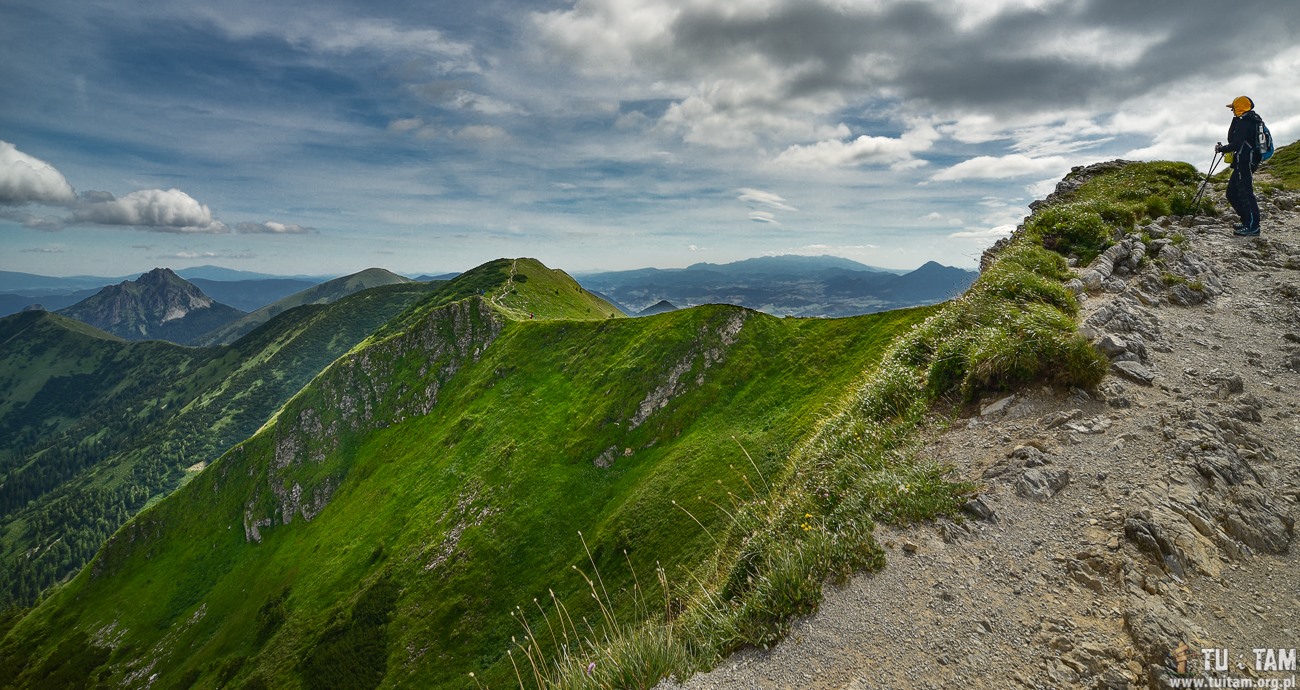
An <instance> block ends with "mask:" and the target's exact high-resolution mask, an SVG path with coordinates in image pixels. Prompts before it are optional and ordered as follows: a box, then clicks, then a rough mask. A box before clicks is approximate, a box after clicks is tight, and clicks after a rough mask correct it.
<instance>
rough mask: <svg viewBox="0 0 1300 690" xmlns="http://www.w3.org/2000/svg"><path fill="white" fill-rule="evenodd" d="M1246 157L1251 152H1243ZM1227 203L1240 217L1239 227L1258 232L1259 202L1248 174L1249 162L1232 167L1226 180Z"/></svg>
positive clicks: (1252, 181) (1251, 178)
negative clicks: (1230, 173)
mask: <svg viewBox="0 0 1300 690" xmlns="http://www.w3.org/2000/svg"><path fill="white" fill-rule="evenodd" d="M1244 153H1245V154H1246V157H1249V156H1250V155H1252V152H1251V151H1249V150H1247V151H1244ZM1228 203H1230V204H1232V210H1234V211H1236V212H1237V215H1238V216H1241V225H1242V227H1243V228H1245V229H1246V230H1248V231H1253V230H1259V200H1258V199H1256V198H1255V180H1254V175H1253V174H1252V173H1251V172H1250V161H1248V160H1243V161H1242V162H1241V163H1240V164H1235V161H1234V165H1233V167H1232V177H1229V178H1228Z"/></svg>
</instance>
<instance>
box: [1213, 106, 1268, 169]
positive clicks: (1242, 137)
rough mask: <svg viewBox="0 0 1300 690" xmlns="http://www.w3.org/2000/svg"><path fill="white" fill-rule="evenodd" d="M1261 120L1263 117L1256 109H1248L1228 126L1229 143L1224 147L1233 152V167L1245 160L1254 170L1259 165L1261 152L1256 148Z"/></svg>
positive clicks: (1225, 149) (1225, 150)
mask: <svg viewBox="0 0 1300 690" xmlns="http://www.w3.org/2000/svg"><path fill="white" fill-rule="evenodd" d="M1261 122H1263V119H1262V118H1261V117H1260V116H1259V113H1256V112H1255V111H1254V110H1247V111H1246V112H1244V113H1242V115H1241V117H1234V118H1232V124H1231V125H1229V126H1228V143H1226V144H1224V145H1223V148H1222V150H1223V151H1224V152H1226V153H1231V154H1232V167H1234V168H1235V167H1237V164H1238V163H1239V162H1244V163H1246V164H1247V167H1248V168H1250V169H1252V170H1253V169H1254V168H1255V167H1256V166H1258V165H1259V152H1258V151H1256V150H1255V149H1256V144H1257V143H1258V142H1257V141H1256V137H1257V135H1258V133H1259V123H1261Z"/></svg>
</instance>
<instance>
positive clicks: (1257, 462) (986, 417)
mask: <svg viewBox="0 0 1300 690" xmlns="http://www.w3.org/2000/svg"><path fill="white" fill-rule="evenodd" d="M1297 201H1300V198H1298V197H1297V196H1296V195H1294V194H1292V195H1286V194H1284V193H1282V192H1279V193H1278V195H1277V196H1275V197H1274V198H1273V199H1272V200H1271V201H1268V202H1264V204H1263V205H1264V214H1265V222H1264V233H1263V235H1262V236H1261V237H1259V238H1251V239H1243V238H1234V237H1232V236H1231V230H1230V224H1229V222H1228V221H1226V220H1215V219H1210V218H1198V219H1195V220H1193V219H1172V220H1170V219H1164V220H1162V221H1161V222H1158V223H1156V224H1153V225H1151V226H1149V227H1147V228H1143V229H1141V230H1140V231H1139V232H1138V233H1135V234H1134V235H1131V236H1130V237H1129V238H1127V239H1126V240H1125V241H1124V243H1122V244H1121V245H1119V246H1118V248H1116V249H1114V250H1113V251H1111V252H1109V253H1108V256H1107V257H1106V258H1104V259H1102V260H1099V261H1098V262H1094V264H1093V265H1092V266H1090V267H1089V269H1091V270H1082V271H1080V280H1079V282H1078V283H1077V284H1076V285H1075V287H1076V289H1078V290H1079V291H1080V292H1081V294H1082V295H1083V302H1082V306H1083V314H1084V319H1083V322H1084V326H1083V328H1084V330H1085V333H1086V334H1087V335H1089V336H1090V337H1091V338H1093V339H1094V342H1095V343H1096V345H1097V347H1099V348H1101V349H1102V350H1103V351H1104V352H1106V353H1107V354H1108V355H1109V356H1110V357H1111V359H1112V375H1110V376H1108V377H1107V378H1106V380H1105V381H1104V382H1103V383H1102V384H1101V385H1100V386H1098V388H1097V390H1095V391H1091V392H1084V391H1078V390H1076V391H1068V392H1063V391H1053V390H1048V389H1041V390H1025V391H1020V392H1017V393H1016V394H1015V395H1014V396H1010V397H1006V398H1002V399H997V400H987V401H984V404H983V405H982V406H981V407H980V409H979V410H978V411H977V412H972V413H968V414H967V415H966V416H964V417H961V418H959V419H957V420H956V422H955V423H954V424H952V425H951V426H949V428H947V429H946V430H942V431H935V432H934V433H933V438H932V439H931V440H930V442H929V443H928V445H927V446H926V448H925V450H924V452H925V453H929V454H932V455H933V456H934V457H936V458H939V459H942V460H944V461H946V462H950V463H952V464H953V465H955V466H956V468H957V471H958V473H959V474H961V475H962V476H964V477H966V478H968V479H971V480H974V481H977V482H980V483H982V485H983V486H984V491H983V493H982V494H981V496H980V497H979V499H978V503H972V504H970V505H969V506H968V508H969V509H970V511H971V517H970V518H969V519H967V520H963V521H957V522H942V523H939V524H926V525H917V526H913V527H909V528H905V529H897V530H893V529H888V528H883V527H882V528H880V529H879V530H878V531H877V537H878V538H879V539H880V540H881V542H882V543H883V544H885V546H886V549H887V552H888V557H889V561H888V563H889V564H888V565H887V566H886V568H885V569H884V570H882V571H881V572H878V573H873V574H869V575H864V576H860V577H857V578H855V579H853V580H852V581H851V582H850V583H849V584H848V585H847V586H845V587H843V588H834V587H828V589H827V593H826V598H825V601H824V602H823V604H822V606H821V610H820V611H819V612H818V613H817V614H816V615H814V616H812V617H809V618H807V619H804V620H802V621H799V622H798V623H796V625H795V626H794V628H793V631H792V633H791V634H790V636H789V637H788V638H787V639H786V640H785V641H784V642H782V643H781V644H780V645H778V646H777V647H776V648H774V649H772V650H768V651H760V650H752V649H751V650H743V651H741V652H739V653H737V654H736V655H734V656H733V657H731V658H730V659H728V660H726V661H724V662H723V663H722V664H721V665H720V667H719V668H717V669H715V670H714V671H712V672H710V673H707V674H701V675H698V676H696V677H693V678H691V679H689V680H687V681H686V682H684V683H681V684H678V683H675V682H665V683H663V684H662V686H663V687H665V688H673V689H689V690H702V689H708V688H827V689H830V688H835V689H846V690H847V689H852V690H859V689H865V688H1021V687H1023V688H1064V687H1071V688H1073V687H1082V688H1116V689H1119V688H1144V687H1169V685H1168V684H1169V683H1170V682H1171V681H1170V680H1169V678H1168V674H1167V673H1166V672H1165V671H1164V670H1163V667H1164V665H1165V664H1166V662H1168V661H1170V660H1172V661H1173V662H1176V661H1177V660H1178V658H1179V657H1182V658H1183V659H1186V660H1188V661H1189V663H1190V667H1191V668H1192V669H1194V670H1195V669H1200V668H1202V666H1203V664H1204V657H1203V653H1202V649H1205V648H1210V649H1226V650H1227V652H1226V653H1224V654H1222V655H1221V656H1220V655H1218V654H1213V653H1212V657H1211V658H1213V659H1214V660H1215V661H1219V660H1222V661H1225V662H1227V666H1228V670H1226V671H1214V672H1211V673H1210V674H1207V675H1209V676H1215V677H1218V678H1219V679H1221V680H1227V681H1229V682H1231V681H1232V680H1233V679H1236V681H1237V682H1238V683H1239V684H1238V685H1223V686H1221V687H1241V686H1242V685H1240V683H1242V682H1244V681H1245V680H1246V679H1253V680H1260V679H1262V680H1265V681H1273V682H1277V683H1278V685H1277V687H1284V685H1282V684H1283V683H1285V682H1287V680H1288V679H1300V671H1272V670H1268V666H1267V664H1268V661H1269V653H1267V652H1266V653H1264V654H1263V655H1262V659H1263V662H1264V665H1265V669H1264V670H1259V671H1257V670H1256V654H1255V652H1254V650H1255V649H1266V650H1268V649H1281V650H1294V649H1296V648H1300V549H1297V548H1293V546H1294V543H1293V540H1294V536H1295V518H1296V517H1297V516H1298V515H1300V506H1298V505H1297V504H1298V503H1300V391H1298V390H1297V383H1300V212H1297V210H1296V207H1297ZM1180 645H1185V647H1181V649H1180ZM1293 654H1294V652H1293ZM1291 658H1292V660H1293V661H1292V663H1294V656H1292V657H1291ZM1280 659H1281V667H1282V668H1285V667H1286V666H1287V663H1286V656H1285V651H1283V653H1282V655H1281V656H1280ZM1276 660H1277V659H1276V657H1275V661H1276ZM1173 682H1177V681H1176V680H1175V681H1173ZM1252 682H1253V681H1252ZM1259 687H1266V685H1259Z"/></svg>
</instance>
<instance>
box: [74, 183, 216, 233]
mask: <svg viewBox="0 0 1300 690" xmlns="http://www.w3.org/2000/svg"><path fill="white" fill-rule="evenodd" d="M72 218H73V220H74V221H76V222H80V223H93V224H96V225H129V226H133V227H138V228H144V229H147V230H153V231H155V232H175V233H225V232H229V231H230V229H229V228H227V227H226V225H225V224H224V223H222V222H221V221H219V220H217V219H216V218H214V217H213V216H212V211H211V210H210V209H209V208H208V207H207V206H205V205H204V204H201V203H199V202H198V201H196V200H195V199H194V197H191V196H190V195H189V194H186V193H185V192H182V191H181V190H179V189H168V190H162V189H141V190H139V191H135V192H131V193H130V194H127V195H126V196H124V197H122V198H120V199H112V200H104V201H93V202H89V203H83V204H82V205H81V206H80V207H78V208H77V210H76V211H74V212H73V216H72Z"/></svg>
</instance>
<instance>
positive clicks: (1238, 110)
mask: <svg viewBox="0 0 1300 690" xmlns="http://www.w3.org/2000/svg"><path fill="white" fill-rule="evenodd" d="M1228 107H1229V108H1232V114H1233V115H1235V116H1237V117H1241V116H1242V115H1245V114H1246V113H1247V112H1248V111H1250V110H1254V109H1255V101H1252V100H1250V98H1249V97H1248V96H1237V97H1236V98H1234V99H1232V102H1231V103H1229V104H1228Z"/></svg>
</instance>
